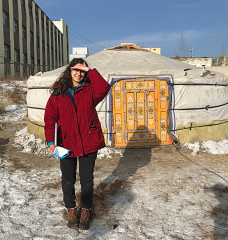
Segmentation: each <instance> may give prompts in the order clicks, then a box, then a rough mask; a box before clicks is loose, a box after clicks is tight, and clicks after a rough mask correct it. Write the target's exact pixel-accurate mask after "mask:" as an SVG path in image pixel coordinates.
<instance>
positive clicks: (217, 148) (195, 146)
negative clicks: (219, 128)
mask: <svg viewBox="0 0 228 240" xmlns="http://www.w3.org/2000/svg"><path fill="white" fill-rule="evenodd" d="M200 145H201V147H202V148H203V151H204V152H208V153H210V154H213V155H218V154H228V140H227V139H224V140H222V141H220V142H215V141H212V140H209V141H203V142H202V143H201V144H200V143H199V142H194V143H185V144H184V145H183V146H184V147H186V148H187V149H191V150H192V152H191V154H192V155H194V156H195V155H196V154H197V153H199V151H200Z"/></svg>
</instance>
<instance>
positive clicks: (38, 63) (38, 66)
mask: <svg viewBox="0 0 228 240" xmlns="http://www.w3.org/2000/svg"><path fill="white" fill-rule="evenodd" d="M37 71H38V72H40V60H39V59H37Z"/></svg>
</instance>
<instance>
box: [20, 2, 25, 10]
mask: <svg viewBox="0 0 228 240" xmlns="http://www.w3.org/2000/svg"><path fill="white" fill-rule="evenodd" d="M21 9H23V10H25V0H21Z"/></svg>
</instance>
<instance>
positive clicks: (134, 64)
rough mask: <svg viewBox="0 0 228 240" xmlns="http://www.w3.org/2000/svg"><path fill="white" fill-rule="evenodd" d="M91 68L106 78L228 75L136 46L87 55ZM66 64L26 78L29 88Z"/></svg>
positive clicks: (205, 79) (200, 79)
mask: <svg viewBox="0 0 228 240" xmlns="http://www.w3.org/2000/svg"><path fill="white" fill-rule="evenodd" d="M85 60H86V62H87V63H88V64H89V66H90V68H97V70H98V71H99V72H100V74H101V75H102V76H103V77H104V78H105V79H106V80H108V77H109V75H110V74H111V75H123V74H124V75H129V76H140V75H141V76H142V75H150V76H151V75H155V76H158V75H164V74H169V75H172V77H173V79H174V80H175V82H184V83H217V84H228V78H227V76H225V75H224V74H221V73H218V72H210V71H207V70H206V69H202V68H198V67H195V66H192V65H189V64H186V63H183V62H180V61H178V60H174V59H170V58H168V57H165V56H162V55H159V54H156V53H153V52H150V51H140V50H139V49H137V50H135V51H134V50H130V51H129V50H121V51H119V50H118V49H114V48H112V49H106V50H103V51H101V52H98V53H96V54H93V55H91V56H89V57H87V58H86V59H85ZM65 68H66V66H63V67H60V68H58V69H55V70H52V71H49V72H45V73H42V74H41V73H38V74H36V75H35V76H31V77H30V78H29V79H28V81H27V86H28V88H33V87H49V86H50V85H52V84H53V83H54V81H55V80H56V79H57V78H58V77H59V75H60V74H61V73H62V72H63V71H64V70H65Z"/></svg>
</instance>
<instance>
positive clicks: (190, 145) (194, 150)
mask: <svg viewBox="0 0 228 240" xmlns="http://www.w3.org/2000/svg"><path fill="white" fill-rule="evenodd" d="M184 147H186V148H187V149H190V150H192V152H191V154H192V155H194V156H195V155H196V153H198V152H199V150H200V144H199V143H198V142H195V143H185V144H184Z"/></svg>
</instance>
